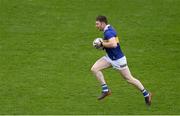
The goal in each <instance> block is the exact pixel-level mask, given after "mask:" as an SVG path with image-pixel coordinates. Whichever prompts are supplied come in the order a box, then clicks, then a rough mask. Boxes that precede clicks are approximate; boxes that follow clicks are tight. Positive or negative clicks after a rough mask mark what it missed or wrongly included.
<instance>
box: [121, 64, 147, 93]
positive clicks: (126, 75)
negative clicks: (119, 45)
mask: <svg viewBox="0 0 180 116" xmlns="http://www.w3.org/2000/svg"><path fill="white" fill-rule="evenodd" d="M119 72H120V73H121V75H122V76H123V77H124V79H125V80H126V81H127V82H128V83H130V84H132V85H134V86H135V87H136V88H137V89H139V90H140V91H142V90H144V86H143V85H142V83H141V82H140V81H139V80H138V79H136V78H134V77H133V76H132V75H131V72H130V70H129V67H128V66H127V67H126V68H124V69H123V70H119Z"/></svg>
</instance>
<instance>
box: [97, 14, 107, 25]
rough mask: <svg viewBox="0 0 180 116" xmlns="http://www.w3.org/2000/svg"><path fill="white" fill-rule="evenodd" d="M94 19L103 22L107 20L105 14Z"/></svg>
mask: <svg viewBox="0 0 180 116" xmlns="http://www.w3.org/2000/svg"><path fill="white" fill-rule="evenodd" d="M96 21H100V22H104V23H106V24H108V20H107V18H106V16H102V15H99V16H97V17H96Z"/></svg>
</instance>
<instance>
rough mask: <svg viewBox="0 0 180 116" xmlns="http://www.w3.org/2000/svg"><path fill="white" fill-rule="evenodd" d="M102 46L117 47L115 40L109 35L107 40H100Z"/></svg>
mask: <svg viewBox="0 0 180 116" xmlns="http://www.w3.org/2000/svg"><path fill="white" fill-rule="evenodd" d="M101 44H102V46H103V47H105V48H115V47H117V41H116V38H115V37H111V38H110V39H108V40H105V41H102V43H101Z"/></svg>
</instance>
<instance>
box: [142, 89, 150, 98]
mask: <svg viewBox="0 0 180 116" xmlns="http://www.w3.org/2000/svg"><path fill="white" fill-rule="evenodd" d="M142 93H143V96H144V97H148V96H149V92H148V91H147V90H146V89H143V90H142Z"/></svg>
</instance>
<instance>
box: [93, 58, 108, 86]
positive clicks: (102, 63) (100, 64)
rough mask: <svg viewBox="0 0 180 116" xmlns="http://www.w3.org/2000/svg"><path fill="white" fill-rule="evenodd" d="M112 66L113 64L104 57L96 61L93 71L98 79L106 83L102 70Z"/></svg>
mask: <svg viewBox="0 0 180 116" xmlns="http://www.w3.org/2000/svg"><path fill="white" fill-rule="evenodd" d="M109 67H111V64H110V63H109V62H107V60H106V59H104V57H102V58H100V59H99V60H97V61H96V62H95V64H94V65H93V66H92V68H91V72H92V73H93V74H94V75H95V77H96V79H97V80H98V81H99V82H100V84H101V85H103V84H106V81H105V79H104V76H103V73H102V72H101V70H103V69H106V68H109Z"/></svg>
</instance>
